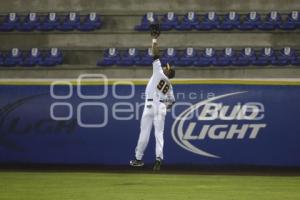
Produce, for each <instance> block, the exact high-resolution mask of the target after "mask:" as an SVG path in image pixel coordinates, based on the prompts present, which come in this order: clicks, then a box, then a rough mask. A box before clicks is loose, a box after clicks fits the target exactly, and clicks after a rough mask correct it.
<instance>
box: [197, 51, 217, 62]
mask: <svg viewBox="0 0 300 200" xmlns="http://www.w3.org/2000/svg"><path fill="white" fill-rule="evenodd" d="M215 60H216V52H215V50H214V49H213V48H205V50H204V52H201V53H200V54H199V55H198V57H197V59H196V60H195V61H194V65H195V66H209V65H212V64H213V62H215Z"/></svg>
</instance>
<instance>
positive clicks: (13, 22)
mask: <svg viewBox="0 0 300 200" xmlns="http://www.w3.org/2000/svg"><path fill="white" fill-rule="evenodd" d="M19 26H20V18H19V16H18V15H17V14H16V13H9V14H8V15H7V16H6V17H5V19H4V21H3V23H2V24H1V25H0V31H13V30H16V29H18V28H19Z"/></svg>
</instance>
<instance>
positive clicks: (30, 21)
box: [18, 12, 40, 31]
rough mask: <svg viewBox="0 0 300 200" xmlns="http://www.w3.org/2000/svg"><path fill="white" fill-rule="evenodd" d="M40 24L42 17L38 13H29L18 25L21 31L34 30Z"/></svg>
mask: <svg viewBox="0 0 300 200" xmlns="http://www.w3.org/2000/svg"><path fill="white" fill-rule="evenodd" d="M39 25H40V18H39V16H37V14H36V13H33V12H32V13H29V14H28V15H27V16H26V17H25V19H24V21H23V22H22V23H21V24H20V26H19V27H18V30H19V31H33V30H35V29H36V28H37V27H38V26H39Z"/></svg>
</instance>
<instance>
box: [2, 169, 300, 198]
mask: <svg viewBox="0 0 300 200" xmlns="http://www.w3.org/2000/svg"><path fill="white" fill-rule="evenodd" d="M0 199H1V200H2V199H7V200H11V199H18V200H19V199H26V200H43V199H47V200H48V199H49V200H63V199H70V200H77V199H91V200H97V199H105V200H106V199H107V200H113V199H120V200H142V199H143V200H148V199H153V200H154V199H155V200H190V199H197V200H227V199H228V200H235V199H236V200H248V199H249V200H260V199H261V200H268V199H270V200H289V199H290V200H298V199H300V177H299V176H249V175H247V176H240V175H199V174H190V175H183V174H151V173H101V172H98V173H97V172H5V171H4V172H0Z"/></svg>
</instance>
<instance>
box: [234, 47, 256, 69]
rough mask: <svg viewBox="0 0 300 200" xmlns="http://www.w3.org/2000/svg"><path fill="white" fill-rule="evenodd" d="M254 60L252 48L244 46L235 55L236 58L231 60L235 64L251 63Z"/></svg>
mask: <svg viewBox="0 0 300 200" xmlns="http://www.w3.org/2000/svg"><path fill="white" fill-rule="evenodd" d="M255 61H256V56H255V52H254V50H253V49H252V48H249V47H247V48H244V49H243V50H242V51H241V52H240V53H239V54H238V56H237V59H236V60H234V61H233V62H232V64H233V65H235V66H247V65H252V64H253V63H255Z"/></svg>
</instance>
